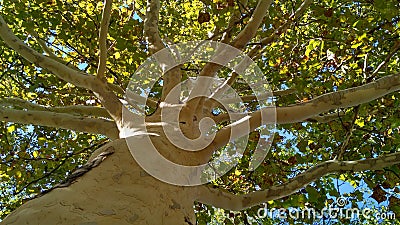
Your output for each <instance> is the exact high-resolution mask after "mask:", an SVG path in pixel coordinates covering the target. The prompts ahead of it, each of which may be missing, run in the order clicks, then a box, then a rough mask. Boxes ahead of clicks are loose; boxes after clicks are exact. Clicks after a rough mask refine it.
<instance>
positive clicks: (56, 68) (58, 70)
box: [0, 16, 93, 90]
mask: <svg viewBox="0 0 400 225" xmlns="http://www.w3.org/2000/svg"><path fill="white" fill-rule="evenodd" d="M0 37H1V38H2V39H3V41H4V42H5V43H6V44H7V45H8V46H10V47H11V48H13V49H14V50H15V51H16V52H18V53H19V54H20V55H22V56H23V57H24V58H25V59H27V60H28V61H30V62H32V63H34V64H36V65H38V66H40V67H42V68H45V69H47V70H49V71H51V72H52V73H54V74H55V75H57V76H58V77H59V78H61V79H63V80H65V81H67V82H69V83H72V84H74V85H76V86H78V87H83V88H86V89H90V90H92V89H93V77H91V76H87V75H86V74H84V73H83V72H79V71H76V70H74V69H72V68H69V67H68V66H65V65H63V64H61V63H59V62H57V61H56V60H53V59H51V58H48V57H46V56H44V55H42V54H40V53H38V52H36V51H35V50H33V49H32V48H30V47H29V46H27V45H26V44H25V43H24V42H23V41H21V40H20V39H18V38H17V37H16V36H15V35H14V33H13V32H12V31H11V30H10V28H9V27H8V26H7V24H6V22H5V21H4V19H3V17H2V16H0Z"/></svg>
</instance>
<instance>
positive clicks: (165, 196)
mask: <svg viewBox="0 0 400 225" xmlns="http://www.w3.org/2000/svg"><path fill="white" fill-rule="evenodd" d="M138 147H145V146H138ZM109 148H114V149H115V152H114V153H113V154H111V155H109V156H108V157H107V158H106V159H105V160H104V161H103V162H102V163H101V164H100V165H98V166H97V167H95V168H93V169H92V170H90V171H89V172H87V173H86V174H84V175H83V176H82V177H80V178H79V179H77V180H76V181H75V182H74V183H73V184H72V185H70V186H68V187H62V188H56V189H54V190H52V191H50V192H49V193H47V194H46V195H44V196H41V197H39V198H36V199H33V200H31V201H28V202H27V203H26V204H24V205H23V206H21V207H20V208H18V209H17V210H15V211H14V212H12V213H11V214H10V215H8V216H7V217H6V218H5V219H4V221H3V222H2V223H1V224H5V225H13V224H15V225H25V224H30V225H36V224H41V225H46V224H59V225H64V224H65V225H71V224H76V225H88V224H91V225H110V224H118V225H129V224H140V225H146V224H148V225H154V224H165V225H171V224H174V225H175V224H176V225H188V224H196V222H195V215H194V211H193V202H194V196H195V192H194V190H193V188H186V187H179V186H173V185H169V184H165V183H163V182H161V181H159V180H156V179H155V178H153V177H151V176H149V175H147V174H146V173H145V172H144V171H143V170H142V169H141V168H140V167H139V166H138V165H137V164H136V162H135V161H134V159H133V157H132V155H131V154H130V152H129V150H128V148H127V146H126V142H125V140H124V139H119V140H116V141H114V142H112V143H109V144H107V145H105V146H103V147H101V148H100V149H98V150H97V151H96V152H95V153H94V154H95V155H98V154H100V153H101V152H104V151H107V149H109Z"/></svg>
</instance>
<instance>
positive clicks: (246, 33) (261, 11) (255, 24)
mask: <svg viewBox="0 0 400 225" xmlns="http://www.w3.org/2000/svg"><path fill="white" fill-rule="evenodd" d="M271 3H272V0H260V1H259V2H258V5H257V7H256V9H255V10H254V13H253V16H252V17H251V18H250V21H249V22H248V24H247V25H246V26H245V28H244V29H243V30H242V31H241V32H240V33H239V34H238V36H236V38H235V39H234V40H233V41H232V43H231V45H232V46H233V47H235V48H238V49H243V48H244V47H245V46H246V45H247V43H249V41H250V40H251V39H253V37H254V36H255V35H256V33H257V30H258V28H259V27H260V25H261V23H262V21H263V19H264V17H265V15H267V12H268V9H269V7H270V5H271Z"/></svg>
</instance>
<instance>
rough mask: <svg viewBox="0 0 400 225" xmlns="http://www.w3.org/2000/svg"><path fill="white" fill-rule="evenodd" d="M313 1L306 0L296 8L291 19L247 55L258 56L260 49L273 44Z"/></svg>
mask: <svg viewBox="0 0 400 225" xmlns="http://www.w3.org/2000/svg"><path fill="white" fill-rule="evenodd" d="M312 2H313V1H312V0H305V1H304V2H303V3H302V4H301V5H300V7H299V8H298V9H297V10H296V12H295V13H293V14H292V15H291V16H290V17H289V20H288V21H287V22H286V23H284V24H282V25H281V26H280V27H278V28H277V29H276V30H274V31H273V32H272V34H271V35H270V36H268V37H265V38H263V39H262V40H261V41H260V43H259V45H257V46H254V47H253V48H252V49H251V50H250V51H249V53H248V54H247V55H248V56H249V57H251V58H253V59H254V58H257V53H258V51H259V50H261V49H262V48H263V47H264V46H266V45H268V44H271V43H272V42H273V41H274V40H275V39H276V38H277V37H278V36H279V35H280V34H281V33H283V32H284V31H285V30H286V29H287V28H288V27H289V25H291V24H293V23H294V22H295V21H296V20H297V19H298V18H300V16H302V15H303V14H304V12H305V11H306V9H308V7H309V6H310V5H311V3H312Z"/></svg>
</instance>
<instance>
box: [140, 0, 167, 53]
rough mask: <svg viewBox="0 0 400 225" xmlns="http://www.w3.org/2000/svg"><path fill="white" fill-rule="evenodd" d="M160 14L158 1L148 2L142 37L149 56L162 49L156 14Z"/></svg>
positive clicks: (162, 44)
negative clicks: (145, 42)
mask: <svg viewBox="0 0 400 225" xmlns="http://www.w3.org/2000/svg"><path fill="white" fill-rule="evenodd" d="M159 12H160V0H148V1H147V10H146V19H145V20H144V28H143V29H144V37H145V39H146V41H147V43H148V45H149V51H150V54H154V53H156V52H158V51H160V50H161V49H163V48H164V47H165V46H164V43H163V42H162V40H161V37H160V33H159V31H158V14H159Z"/></svg>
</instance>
